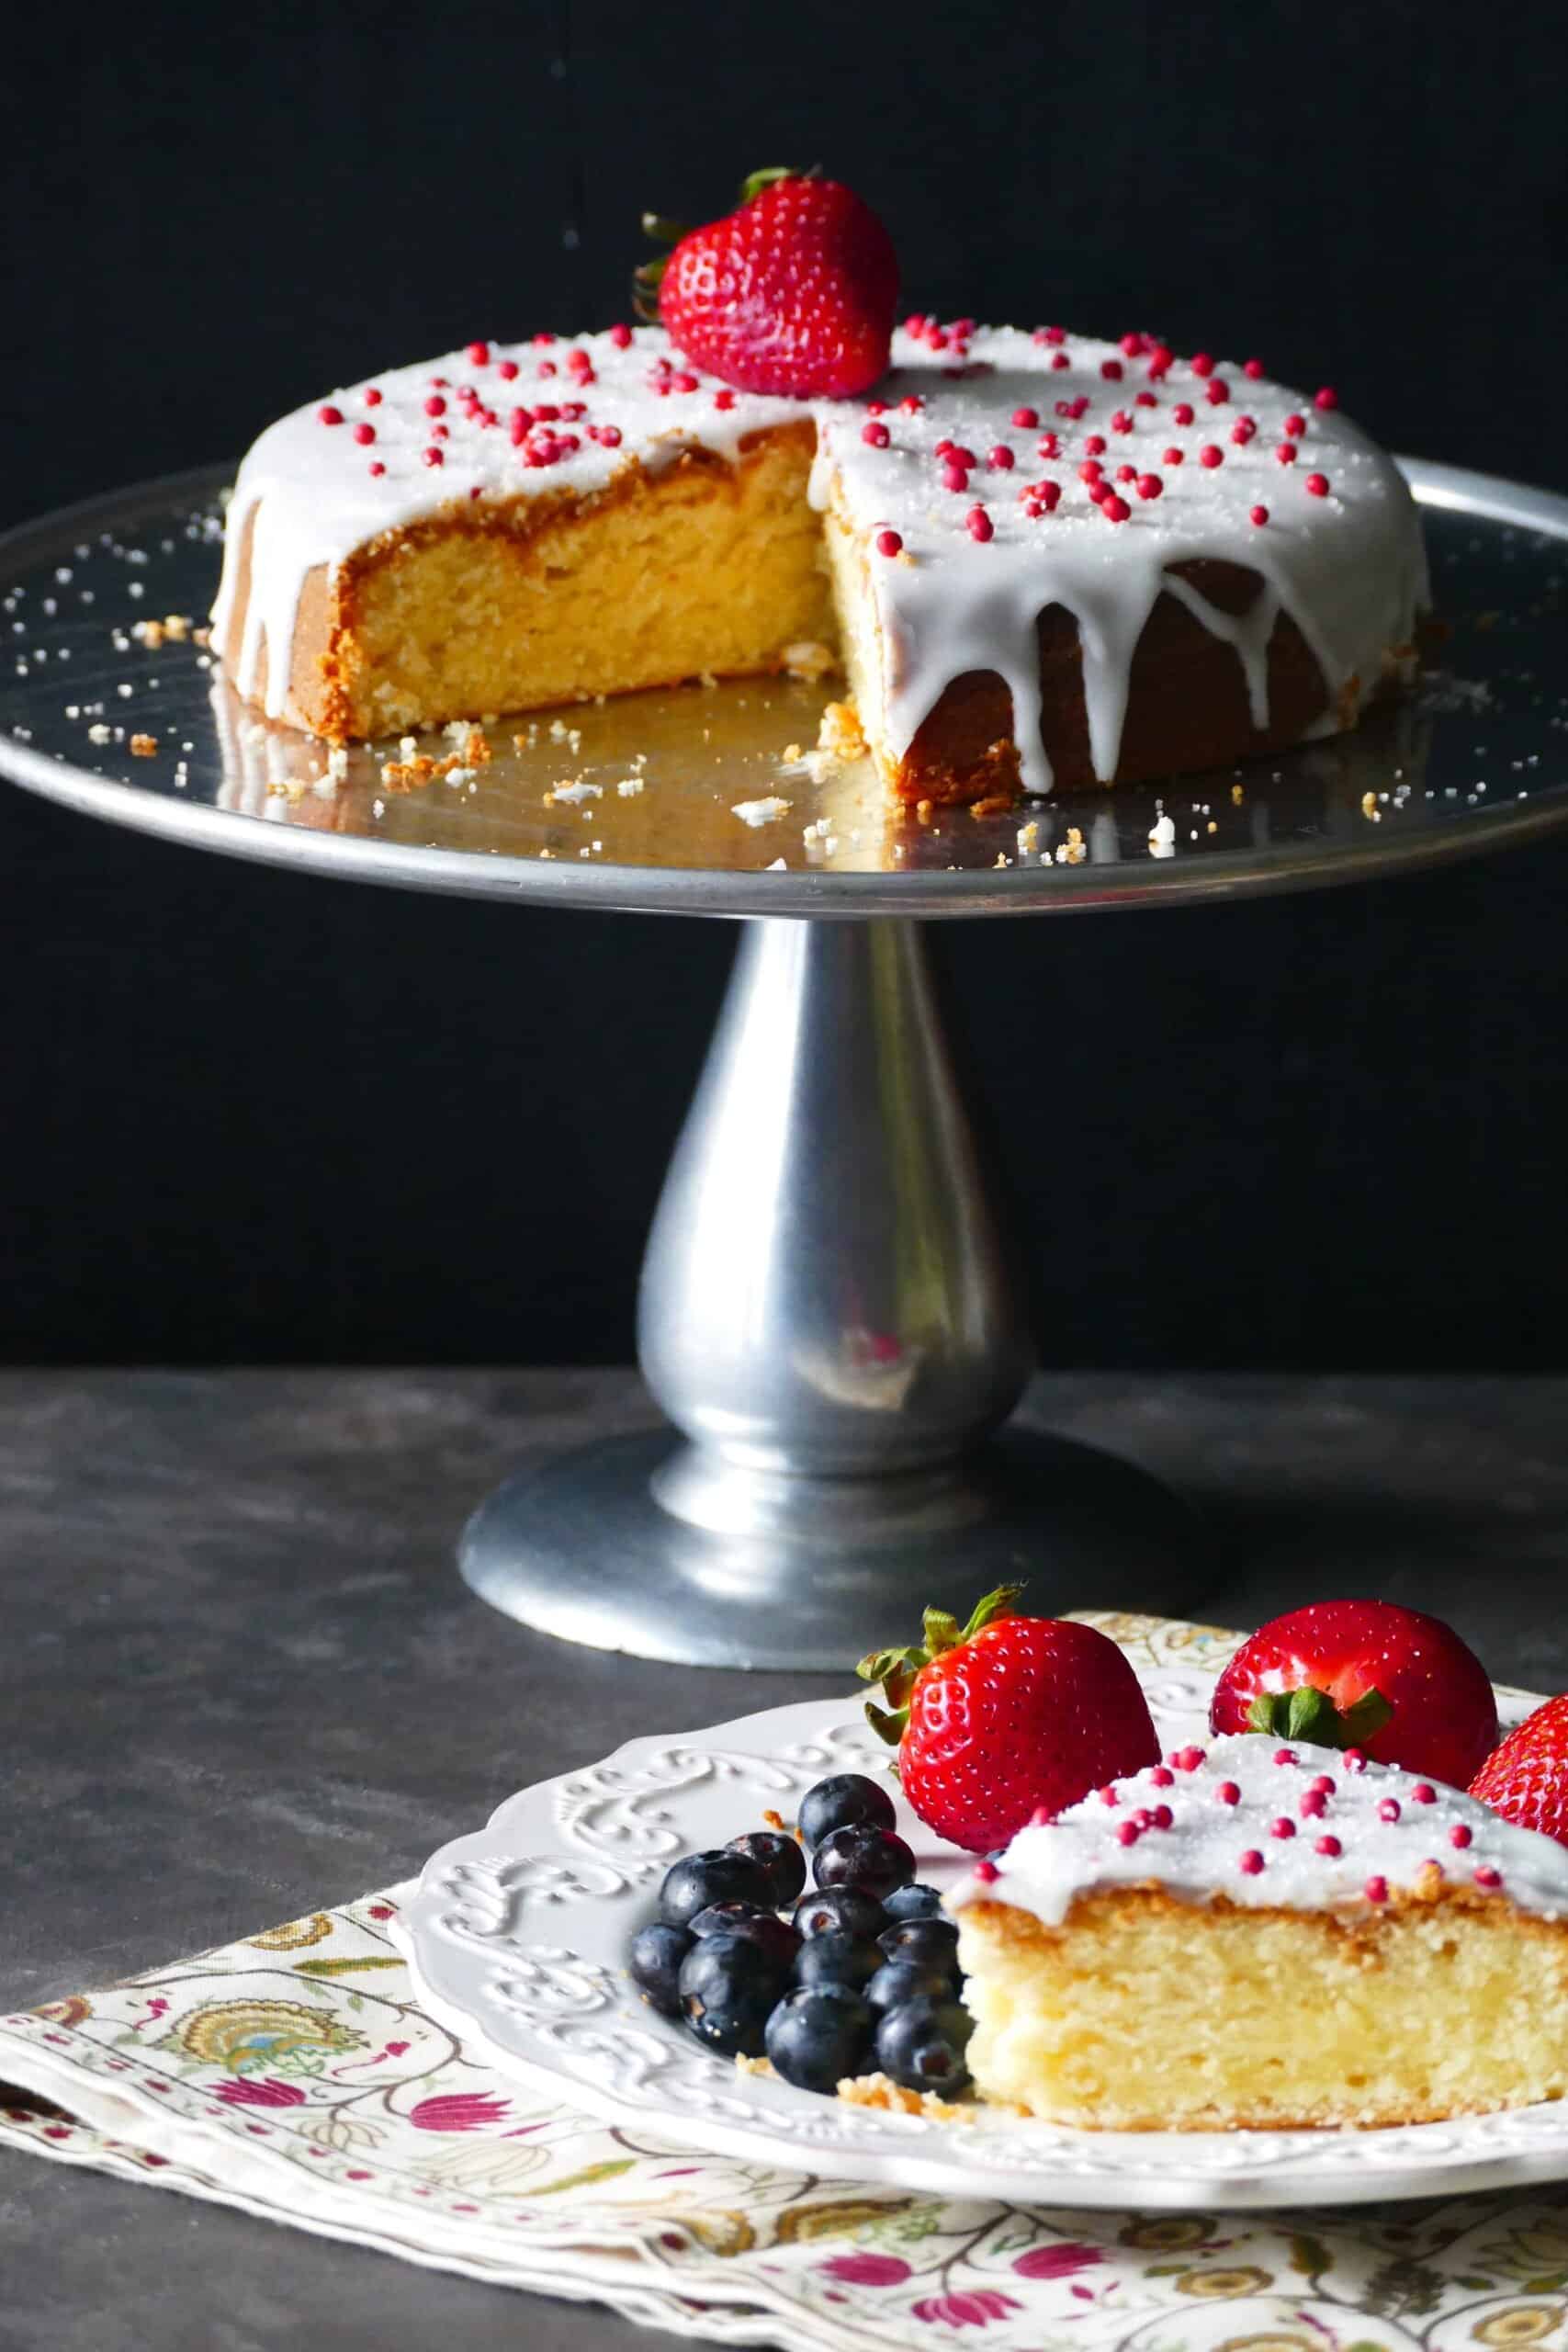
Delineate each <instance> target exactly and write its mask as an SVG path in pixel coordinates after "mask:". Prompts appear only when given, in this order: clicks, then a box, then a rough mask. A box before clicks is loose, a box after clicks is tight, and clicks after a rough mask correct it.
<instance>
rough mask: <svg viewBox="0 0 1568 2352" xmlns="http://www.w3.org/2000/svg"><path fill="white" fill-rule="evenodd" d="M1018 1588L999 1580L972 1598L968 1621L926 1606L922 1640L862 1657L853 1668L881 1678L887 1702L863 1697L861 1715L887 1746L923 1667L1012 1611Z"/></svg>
mask: <svg viewBox="0 0 1568 2352" xmlns="http://www.w3.org/2000/svg"><path fill="white" fill-rule="evenodd" d="M1022 1590H1023V1587H1022V1586H1021V1584H1002V1585H998V1587H997V1589H996V1590H995V1592H988V1593H987V1595H986V1597H985V1599H984V1600H979V1601H976V1604H975V1607H974V1609H973V1611H971V1612H970V1617H969V1622H968V1623H967V1624H966V1625H963V1626H961V1625H960V1624H959V1623H958V1620H957V1618H956V1617H953V1616H951V1615H950V1614H949V1612H948V1611H946V1610H945V1609H928V1610H927V1611H926V1612H925V1616H924V1619H923V1622H922V1631H923V1633H924V1634H925V1639H924V1641H923V1642H922V1643H920V1644H919V1645H915V1646H911V1647H909V1648H907V1649H897V1650H873V1651H871V1652H870V1653H869V1655H868V1656H867V1657H863V1658H862V1660H861V1662H860V1664H859V1665H858V1666H857V1667H856V1668H855V1672H856V1673H857V1674H858V1675H859V1677H860V1679H861V1680H862V1681H863V1682H878V1683H880V1684H881V1686H882V1695H883V1697H884V1698H885V1699H886V1701H887V1705H886V1707H879V1706H878V1705H877V1704H876V1702H875V1701H874V1700H872V1699H868V1700H867V1701H866V1702H865V1719H866V1721H867V1723H868V1724H870V1725H871V1727H872V1729H873V1731H874V1732H875V1734H876V1736H877V1737H878V1738H879V1739H885V1740H886V1742H887V1745H888V1747H897V1745H898V1743H899V1741H900V1740H901V1739H902V1738H903V1736H904V1732H905V1728H906V1726H907V1725H908V1721H909V1693H910V1692H911V1691H913V1689H914V1687H915V1679H916V1677H917V1676H918V1675H919V1672H920V1670H921V1668H923V1667H928V1666H930V1665H931V1661H932V1659H933V1658H939V1657H942V1656H943V1655H944V1654H945V1653H946V1652H947V1651H949V1650H955V1649H961V1648H962V1647H963V1645H964V1643H965V1642H972V1641H973V1640H974V1638H975V1636H976V1634H980V1633H983V1632H984V1631H985V1629H986V1627H987V1625H994V1624H996V1623H998V1621H999V1620H1000V1619H1001V1618H1004V1617H1011V1616H1013V1615H1014V1614H1015V1613H1016V1612H1015V1611H1014V1608H1013V1603H1014V1602H1015V1601H1016V1600H1017V1599H1018V1597H1019V1595H1020V1593H1021V1591H1022Z"/></svg>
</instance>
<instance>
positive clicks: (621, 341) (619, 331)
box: [610, 319, 632, 351]
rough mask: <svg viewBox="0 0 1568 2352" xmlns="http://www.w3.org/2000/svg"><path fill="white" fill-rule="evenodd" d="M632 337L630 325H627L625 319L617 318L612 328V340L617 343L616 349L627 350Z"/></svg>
mask: <svg viewBox="0 0 1568 2352" xmlns="http://www.w3.org/2000/svg"><path fill="white" fill-rule="evenodd" d="M631 339H632V331H631V329H630V327H628V326H627V325H626V322H625V320H623V319H617V320H616V322H615V325H614V326H613V327H612V328H611V329H610V341H611V342H612V343H613V344H614V345H615V349H616V350H617V351H625V349H626V345H628V344H629V343H630V341H631Z"/></svg>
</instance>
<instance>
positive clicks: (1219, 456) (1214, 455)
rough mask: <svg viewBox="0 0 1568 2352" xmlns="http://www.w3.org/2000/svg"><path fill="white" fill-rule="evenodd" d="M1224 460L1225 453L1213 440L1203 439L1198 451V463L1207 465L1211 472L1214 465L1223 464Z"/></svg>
mask: <svg viewBox="0 0 1568 2352" xmlns="http://www.w3.org/2000/svg"><path fill="white" fill-rule="evenodd" d="M1224 461H1225V453H1224V450H1223V449H1222V448H1220V447H1218V445H1217V444H1216V443H1215V442H1213V441H1205V443H1204V444H1203V447H1201V449H1200V450H1199V452H1198V463H1199V464H1200V465H1201V466H1207V467H1208V468H1209V469H1210V470H1211V472H1212V471H1213V469H1214V467H1215V466H1223V465H1224Z"/></svg>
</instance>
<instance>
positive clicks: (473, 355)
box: [463, 343, 490, 368]
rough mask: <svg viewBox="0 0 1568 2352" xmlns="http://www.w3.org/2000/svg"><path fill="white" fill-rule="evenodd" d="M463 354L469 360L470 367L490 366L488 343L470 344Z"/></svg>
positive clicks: (466, 346)
mask: <svg viewBox="0 0 1568 2352" xmlns="http://www.w3.org/2000/svg"><path fill="white" fill-rule="evenodd" d="M463 356H464V357H465V358H466V359H467V360H468V365H469V367H470V368H488V367H489V366H490V345H489V344H488V343H470V344H468V345H465V347H464V355H463Z"/></svg>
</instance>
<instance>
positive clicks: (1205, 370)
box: [1192, 351, 1214, 376]
mask: <svg viewBox="0 0 1568 2352" xmlns="http://www.w3.org/2000/svg"><path fill="white" fill-rule="evenodd" d="M1213 372H1214V363H1213V360H1212V359H1211V358H1210V356H1209V355H1208V353H1207V352H1206V351H1199V352H1195V353H1194V354H1193V356H1192V373H1193V374H1194V375H1195V376H1212V375H1213Z"/></svg>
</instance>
